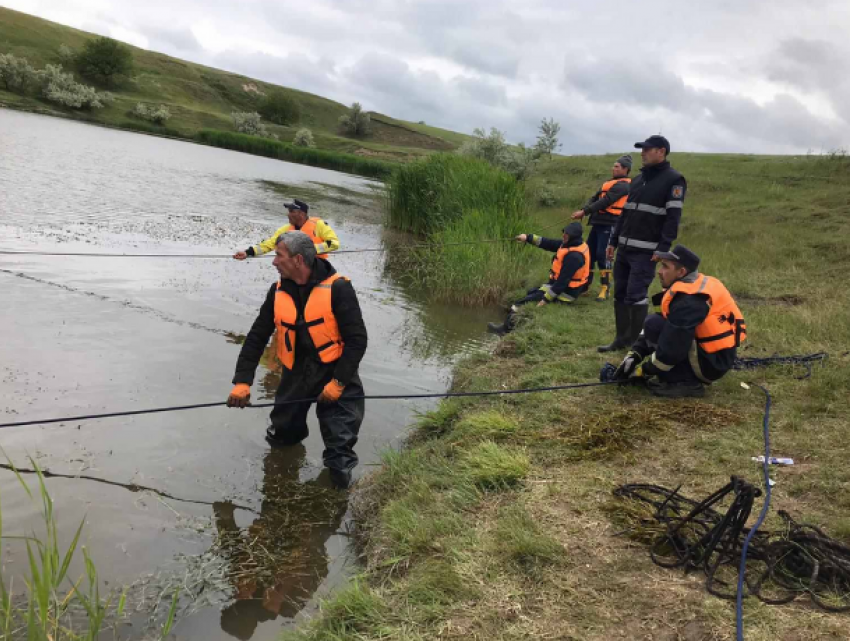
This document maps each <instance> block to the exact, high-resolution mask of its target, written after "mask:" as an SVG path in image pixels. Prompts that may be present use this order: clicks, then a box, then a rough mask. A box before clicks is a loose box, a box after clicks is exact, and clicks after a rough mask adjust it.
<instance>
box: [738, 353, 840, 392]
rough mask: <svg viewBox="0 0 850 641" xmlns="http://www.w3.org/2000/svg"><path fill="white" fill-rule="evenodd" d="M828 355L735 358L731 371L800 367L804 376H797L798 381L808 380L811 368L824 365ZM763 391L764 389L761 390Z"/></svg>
mask: <svg viewBox="0 0 850 641" xmlns="http://www.w3.org/2000/svg"><path fill="white" fill-rule="evenodd" d="M827 358H829V355H828V354H827V353H826V352H816V353H814V354H796V355H794V356H765V357H762V358H746V357H745V358H736V359H735V364H734V365H732V369H737V370H750V369H756V368H757V367H768V366H769V365H802V366H803V367H805V368H806V374H805V375H803V376H798V377H797V379H798V380H802V379H804V378H809V377H810V376H811V375H812V366H813V365H814V364H815V363H820V364H821V367H823V366H824V364H825V363H826V359H827ZM762 389H764V388H762Z"/></svg>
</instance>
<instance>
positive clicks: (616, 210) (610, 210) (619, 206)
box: [599, 178, 632, 216]
mask: <svg viewBox="0 0 850 641" xmlns="http://www.w3.org/2000/svg"><path fill="white" fill-rule="evenodd" d="M618 182H627V183H630V182H632V179H631V178H614V179H613V180H609V181H608V182H604V183H602V189H601V190H600V191H601V192H602V193H600V194H599V197H600V198H603V197H604V196H605V194H607V193H608V190H609V189H611V187H613V186H614V185H616V184H617V183H618ZM628 199H629V195H628V194H626V195H625V196H623V197H622V198H620V199H619V200H618V201H617V202H615V203H611V204H610V205H608V207H606V208H605V209H603V210H602V211H600V212H599V213H600V214H611V215H613V216H619V215H621V214H622V213H623V205H625V204H626V201H627V200H628Z"/></svg>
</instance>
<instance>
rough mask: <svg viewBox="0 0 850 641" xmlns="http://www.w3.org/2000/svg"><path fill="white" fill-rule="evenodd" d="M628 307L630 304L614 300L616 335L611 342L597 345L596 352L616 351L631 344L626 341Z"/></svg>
mask: <svg viewBox="0 0 850 641" xmlns="http://www.w3.org/2000/svg"><path fill="white" fill-rule="evenodd" d="M630 308H631V305H626V304H625V303H621V302H620V301H614V324H615V325H616V326H617V336H616V338H614V341H613V342H612V343H609V344H608V345H600V346H599V347H597V348H596V351H597V352H599V353H600V354H604V353H605V352H616V351H617V350H621V349H623V348H624V347H627V346H628V345H631V343H629V342H628V338H629V309H630Z"/></svg>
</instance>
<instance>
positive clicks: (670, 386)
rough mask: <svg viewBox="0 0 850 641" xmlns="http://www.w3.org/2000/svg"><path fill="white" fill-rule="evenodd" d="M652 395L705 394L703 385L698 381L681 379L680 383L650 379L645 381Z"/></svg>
mask: <svg viewBox="0 0 850 641" xmlns="http://www.w3.org/2000/svg"><path fill="white" fill-rule="evenodd" d="M646 389H648V390H649V391H650V392H651V393H652V395H653V396H660V397H661V398H702V397H703V396H705V385H703V384H702V383H700V382H699V381H682V382H680V383H665V382H662V381H654V380H652V379H650V380H648V381H647V382H646Z"/></svg>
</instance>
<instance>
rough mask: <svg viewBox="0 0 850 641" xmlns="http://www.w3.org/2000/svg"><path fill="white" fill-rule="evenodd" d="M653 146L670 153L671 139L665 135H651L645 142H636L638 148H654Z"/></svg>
mask: <svg viewBox="0 0 850 641" xmlns="http://www.w3.org/2000/svg"><path fill="white" fill-rule="evenodd" d="M653 147H655V148H658V149H665V150H666V151H667V153H668V154H669V153H670V141H669V140H667V139H666V138H665V137H664V136H650V137H649V138H647V139H646V140H644V141H643V142H636V143H635V148H636V149H652V148H653Z"/></svg>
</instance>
